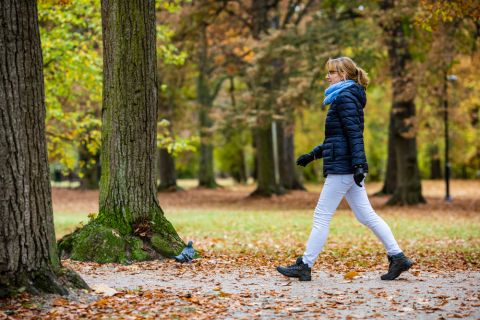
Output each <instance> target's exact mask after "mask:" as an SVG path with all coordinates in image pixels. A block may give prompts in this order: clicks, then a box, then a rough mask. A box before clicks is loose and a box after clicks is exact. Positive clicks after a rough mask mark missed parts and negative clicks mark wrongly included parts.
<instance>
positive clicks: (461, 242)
mask: <svg viewBox="0 0 480 320" xmlns="http://www.w3.org/2000/svg"><path fill="white" fill-rule="evenodd" d="M166 216H167V219H168V220H169V221H170V222H172V224H173V225H174V227H175V229H176V230H177V232H178V233H179V235H180V236H181V237H182V238H183V239H184V240H185V241H188V240H193V241H194V245H195V248H197V249H198V250H200V251H201V252H203V253H207V252H212V253H213V252H217V253H220V254H250V255H268V256H269V257H272V258H274V259H281V258H282V257H283V258H285V257H293V256H295V255H298V254H301V253H302V252H303V250H304V248H305V243H306V241H307V239H308V236H309V234H310V229H311V225H312V213H311V211H310V210H289V211H278V210H261V211H256V210H225V209H171V210H169V212H168V214H167V215H166ZM382 217H383V218H384V219H385V221H386V222H387V223H388V224H389V225H390V227H391V229H392V231H393V233H394V234H395V237H396V239H397V241H398V242H399V244H400V246H401V247H402V248H403V249H404V250H405V251H406V252H409V253H410V254H413V255H421V256H422V259H423V262H424V263H425V262H431V263H433V262H435V261H439V262H441V261H442V258H441V257H442V255H447V256H448V257H449V259H453V260H452V261H456V259H457V258H456V257H457V256H458V255H460V256H461V257H462V259H464V260H465V261H468V263H470V264H471V265H478V264H479V261H478V259H479V253H480V239H479V236H478V234H479V230H480V219H479V218H478V217H476V216H473V217H472V216H470V217H468V216H455V215H450V216H445V217H444V218H442V219H439V218H438V216H429V215H418V214H415V215H411V214H407V213H388V214H382ZM87 221H88V217H87V214H73V213H60V212H58V213H55V230H56V235H57V239H59V238H61V237H62V236H64V235H65V234H68V233H70V232H72V231H73V230H74V229H75V228H76V227H77V226H80V225H81V223H82V222H83V223H86V222H87ZM324 249H325V255H324V257H325V256H328V257H330V258H334V259H339V260H341V261H343V262H344V263H345V264H347V265H348V264H349V263H355V264H356V265H357V266H358V265H362V263H364V264H366V265H373V264H375V262H371V261H368V260H366V259H365V256H366V255H372V256H373V258H372V259H382V257H383V255H384V250H383V247H382V245H381V243H380V241H379V240H378V239H377V238H376V237H375V235H374V234H373V232H371V231H370V230H369V229H368V228H366V227H365V226H363V225H361V224H360V223H359V222H358V221H357V220H356V219H355V217H354V216H353V214H352V212H351V211H349V210H339V211H337V212H336V214H335V216H334V217H333V219H332V221H331V224H330V233H329V236H328V240H327V243H326V246H325V248H324ZM425 259H427V260H428V259H430V260H431V261H430V260H428V261H427V260H425ZM353 261H354V262H353ZM373 261H374V260H373Z"/></svg>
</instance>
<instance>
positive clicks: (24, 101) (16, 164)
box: [0, 0, 87, 297]
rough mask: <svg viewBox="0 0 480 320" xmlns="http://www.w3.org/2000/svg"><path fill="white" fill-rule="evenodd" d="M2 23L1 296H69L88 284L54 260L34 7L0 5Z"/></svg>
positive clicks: (22, 3) (30, 4) (25, 3)
mask: <svg viewBox="0 0 480 320" xmlns="http://www.w3.org/2000/svg"><path fill="white" fill-rule="evenodd" d="M0 24H1V25H2V28H0V54H1V56H0V70H2V71H1V73H2V78H1V80H0V186H1V191H2V201H1V207H0V219H1V221H2V227H1V228H0V239H1V240H0V241H1V245H0V297H3V296H6V295H10V294H13V293H15V292H17V291H21V290H23V289H26V290H27V291H28V292H31V293H40V292H46V293H56V294H68V291H67V289H66V286H65V284H67V285H74V286H77V287H83V288H86V287H87V285H86V283H85V282H84V281H83V280H81V278H80V277H78V276H77V275H76V274H75V273H73V272H72V271H70V270H66V269H62V267H61V265H60V260H59V257H58V254H57V246H56V242H55V231H54V227H53V212H52V200H51V188H50V179H49V170H48V160H47V147H46V139H45V112H46V111H45V89H44V80H43V61H42V50H41V47H40V33H39V26H38V18H37V6H36V3H35V2H34V1H24V0H22V1H13V0H8V1H2V2H1V3H0ZM61 278H63V279H61Z"/></svg>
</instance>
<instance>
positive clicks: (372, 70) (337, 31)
mask: <svg viewBox="0 0 480 320" xmlns="http://www.w3.org/2000/svg"><path fill="white" fill-rule="evenodd" d="M387 2H388V1H387ZM414 2H415V4H416V5H414V6H412V5H409V2H408V1H401V2H400V5H398V4H397V9H396V15H397V16H398V15H401V17H403V18H402V19H404V21H403V25H402V28H403V31H404V33H403V37H404V38H405V39H406V40H405V41H406V42H405V43H406V44H407V45H408V51H409V53H410V55H411V59H410V61H408V63H407V64H406V65H405V70H406V71H404V72H405V75H406V77H408V78H409V82H410V85H413V87H414V88H413V89H414V91H415V93H413V97H414V102H415V105H416V114H415V115H414V116H413V117H411V118H410V119H409V120H408V121H410V123H409V124H410V129H409V133H407V134H410V135H413V136H415V137H416V140H417V148H418V150H417V157H418V166H419V171H420V176H421V178H422V179H427V178H428V179H439V178H442V177H443V175H444V170H443V168H444V150H445V138H444V110H445V109H444V106H445V101H447V103H448V105H449V111H448V112H449V125H450V146H451V153H450V162H451V175H452V177H454V178H462V179H476V178H478V177H479V170H480V156H479V155H480V139H479V138H480V124H479V112H480V101H479V97H480V94H479V90H480V82H479V81H480V80H479V79H478V62H479V57H480V56H479V52H478V37H479V30H480V29H479V28H480V27H479V23H478V19H475V10H474V11H472V10H469V8H470V7H472V8H474V6H475V5H474V4H473V2H472V3H470V2H469V1H465V2H458V3H457V2H453V3H450V2H448V1H440V2H435V1H420V2H418V3H417V2H416V1H414ZM295 3H296V2H295V1H271V6H270V7H269V9H267V10H269V12H266V14H267V15H268V17H269V19H268V21H269V26H268V27H267V29H266V30H267V32H264V33H261V34H260V33H258V32H257V34H255V32H256V31H255V30H252V25H251V23H250V22H249V21H251V19H250V17H249V14H251V11H249V10H247V9H248V8H247V4H246V3H243V2H241V1H198V2H197V1H194V2H190V1H186V2H180V1H160V2H157V7H158V8H157V41H158V43H157V56H158V59H159V61H158V74H159V79H160V83H159V84H158V87H159V92H160V96H161V97H160V99H159V110H160V112H159V119H158V123H159V126H158V146H159V158H160V159H159V161H158V162H159V164H158V166H157V168H158V182H159V187H160V186H161V185H162V184H161V180H162V179H161V168H163V169H164V170H165V168H167V169H168V171H170V175H168V173H167V176H164V177H163V180H164V181H163V187H164V188H170V189H171V188H172V187H173V188H175V186H176V181H175V179H176V178H177V177H178V178H191V179H192V178H195V179H197V178H198V179H199V184H200V185H201V186H202V185H203V186H206V187H214V186H215V185H216V182H215V177H227V176H229V177H233V178H234V179H235V180H236V181H238V182H241V183H245V182H246V181H247V179H248V178H249V177H252V176H253V177H256V173H257V165H256V161H255V157H256V155H259V154H261V152H260V151H258V150H257V149H259V148H260V147H261V144H258V143H256V142H255V138H254V136H255V127H256V126H257V127H258V124H259V123H260V122H261V121H259V119H262V117H264V118H265V116H267V117H268V119H269V121H270V122H276V124H277V127H276V128H275V129H276V132H277V135H278V137H277V139H274V141H275V140H276V143H277V144H279V145H277V146H276V147H277V148H276V152H277V153H278V155H279V159H276V160H275V159H273V158H272V160H273V161H277V162H279V163H280V168H281V167H284V166H282V165H281V164H282V162H281V161H282V159H283V158H284V157H288V152H290V153H293V154H294V157H295V158H296V156H298V155H300V154H302V153H305V152H308V151H310V150H311V149H312V148H313V147H314V146H316V145H317V144H320V143H321V142H322V141H323V137H324V133H323V128H324V119H325V116H326V111H327V110H326V109H325V108H323V107H322V106H321V102H322V101H323V91H324V89H325V88H326V81H324V79H323V78H324V74H325V68H324V64H325V62H326V60H327V59H328V58H329V57H338V56H350V57H352V58H353V59H354V60H355V61H356V62H357V63H358V64H359V66H361V67H362V68H364V69H365V70H367V72H368V73H369V76H370V78H371V84H370V85H369V87H368V90H367V95H368V103H367V107H366V112H365V115H366V116H365V121H366V123H365V143H366V153H367V157H368V162H369V167H370V172H369V177H368V179H369V180H370V181H378V180H383V179H385V177H386V170H387V161H388V137H389V121H390V113H391V103H392V102H391V101H392V98H391V97H392V82H393V81H392V79H393V78H394V77H393V76H392V73H391V72H390V69H389V68H390V67H391V62H392V58H389V54H388V48H389V47H388V41H389V39H388V37H389V34H388V33H386V32H385V24H386V23H385V21H388V19H395V17H393V16H392V14H391V13H388V12H387V11H385V8H382V7H381V6H378V4H377V3H376V2H374V1H372V2H369V1H364V2H362V3H361V4H360V2H358V1H322V2H320V3H317V2H315V1H310V2H308V1H307V2H306V3H302V2H301V1H299V2H298V4H295ZM470 9H471V8H470ZM382 10H383V11H382ZM477 10H478V8H477ZM477 13H478V12H477ZM389 15H390V16H389ZM405 17H408V19H406V18H405ZM39 23H40V30H41V40H42V50H43V56H44V75H45V88H46V106H47V120H46V123H47V127H46V132H47V141H48V151H49V153H48V154H49V160H50V169H51V172H52V178H53V180H56V181H61V180H66V176H67V177H70V180H72V179H73V180H77V181H80V185H81V187H83V188H97V187H98V181H99V177H100V173H99V170H100V164H99V147H100V136H101V135H100V126H101V97H102V36H101V16H100V4H99V2H98V1H95V0H80V1H40V3H39ZM382 26H383V27H382ZM279 65H280V67H279ZM452 74H454V75H456V76H457V80H456V81H447V80H446V77H445V76H446V75H452ZM270 79H276V81H274V82H272V81H271V80H270ZM447 82H448V83H447ZM446 85H447V87H446ZM407 94H408V93H407ZM272 119H273V121H272ZM269 129H270V128H269V127H268V128H267V131H268V130H269ZM269 132H272V131H269ZM267 134H268V133H267ZM282 135H283V136H282ZM270 136H271V134H270ZM285 136H287V137H289V138H290V139H291V140H292V139H293V144H294V151H283V150H286V149H288V147H287V146H288V139H285ZM292 137H294V138H292ZM282 141H285V144H282ZM205 146H208V148H205ZM290 148H291V149H292V150H293V145H292V146H290ZM166 150H167V151H168V152H165V151H166ZM212 152H213V159H209V157H210V158H211V157H212V155H211V153H212ZM282 152H284V154H286V155H285V156H284V155H283V154H282ZM291 158H292V156H290V158H289V159H286V161H289V162H290V163H291V165H289V166H288V168H289V169H290V168H294V167H293V160H294V159H291ZM205 159H207V160H205ZM205 162H207V163H210V164H209V165H205ZM202 166H203V167H202ZM209 166H210V167H211V168H210V167H209ZM272 167H273V166H272ZM172 168H174V169H172ZM293 170H295V169H293ZM297 170H298V169H297ZM172 171H174V172H175V173H176V176H175V175H173V177H172V173H171V172H172ZM199 173H201V174H203V175H205V174H207V175H209V176H203V177H202V175H201V174H200V175H199ZM273 174H275V173H274V172H273ZM277 175H278V173H277ZM296 175H297V177H299V176H300V175H302V177H300V178H299V179H297V180H298V181H304V180H306V181H318V180H321V179H323V174H322V171H321V162H320V161H317V162H316V163H315V165H313V166H310V167H307V168H306V169H305V170H302V171H300V170H298V171H297V172H296ZM280 179H281V180H285V179H282V173H281V172H280ZM280 183H281V182H280ZM299 183H300V184H301V182H299ZM285 187H286V188H285V189H290V188H295V186H292V185H290V186H285ZM273 193H277V192H276V189H274V191H273Z"/></svg>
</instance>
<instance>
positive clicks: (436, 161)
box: [428, 144, 442, 179]
mask: <svg viewBox="0 0 480 320" xmlns="http://www.w3.org/2000/svg"><path fill="white" fill-rule="evenodd" d="M428 151H429V155H430V179H441V178H442V165H441V162H440V151H439V149H438V146H437V145H436V144H434V145H431V146H430V148H429V150H428Z"/></svg>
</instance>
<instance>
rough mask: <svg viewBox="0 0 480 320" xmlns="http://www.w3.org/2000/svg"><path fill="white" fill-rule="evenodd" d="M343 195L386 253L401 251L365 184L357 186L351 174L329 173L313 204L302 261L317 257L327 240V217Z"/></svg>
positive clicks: (331, 213)
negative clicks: (310, 223) (371, 199)
mask: <svg viewBox="0 0 480 320" xmlns="http://www.w3.org/2000/svg"><path fill="white" fill-rule="evenodd" d="M362 184H363V182H362ZM344 196H345V197H346V199H347V202H348V204H349V205H350V208H352V210H353V213H355V216H356V217H357V219H358V221H360V222H361V223H362V224H364V225H366V226H367V227H369V228H370V229H371V230H372V231H373V232H374V233H375V235H376V236H377V237H378V238H379V239H380V241H381V242H382V243H383V245H384V246H385V249H386V250H387V254H388V255H394V254H397V253H400V252H402V250H400V247H399V246H398V244H397V241H396V240H395V238H394V237H393V233H392V231H391V230H390V228H389V226H388V225H387V224H386V223H385V221H384V220H383V219H382V218H380V217H379V216H378V215H377V214H376V213H375V211H374V210H373V208H372V205H371V204H370V201H369V200H368V195H367V191H366V190H365V186H364V185H362V187H361V188H360V187H359V186H357V185H356V184H355V182H354V180H353V174H329V175H328V176H327V179H326V181H325V184H324V186H323V189H322V193H321V194H320V199H319V200H318V203H317V207H316V208H315V212H314V216H313V227H312V232H311V233H310V237H309V239H308V242H307V248H306V250H305V253H304V254H303V262H304V263H306V264H308V266H309V267H312V266H313V264H314V263H315V260H317V257H318V255H319V254H320V252H321V251H322V249H323V245H324V244H325V241H326V240H327V235H328V229H329V225H330V220H331V219H332V216H333V213H334V212H335V210H336V209H337V207H338V205H339V204H340V201H342V199H343V197H344Z"/></svg>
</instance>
